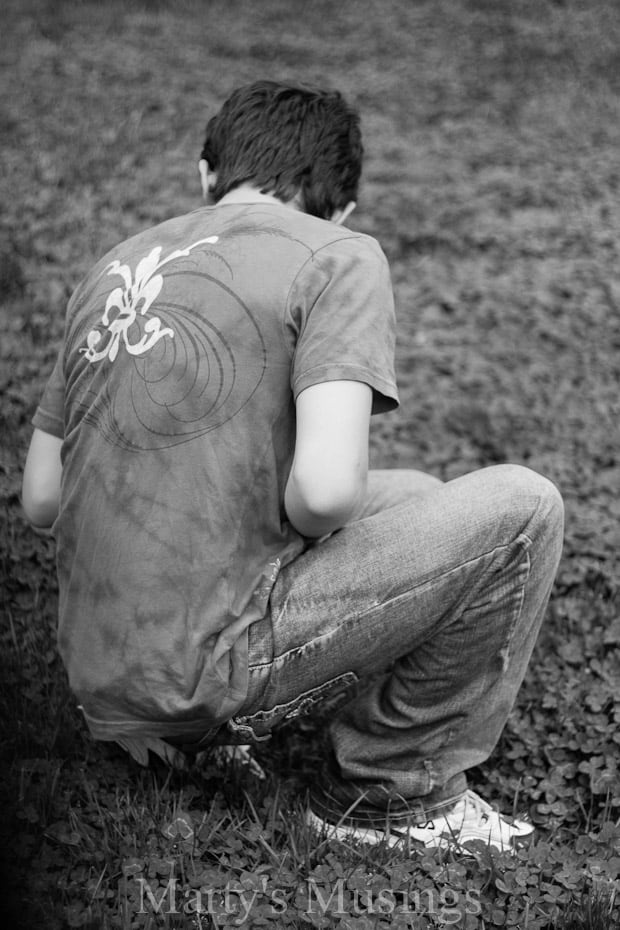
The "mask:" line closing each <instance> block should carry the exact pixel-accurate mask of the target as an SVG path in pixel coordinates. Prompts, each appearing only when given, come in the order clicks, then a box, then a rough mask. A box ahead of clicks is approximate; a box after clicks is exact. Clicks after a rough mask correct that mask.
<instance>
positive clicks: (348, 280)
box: [289, 236, 398, 414]
mask: <svg viewBox="0 0 620 930" xmlns="http://www.w3.org/2000/svg"><path fill="white" fill-rule="evenodd" d="M289 313H290V323H291V325H292V326H293V327H294V330H295V332H296V338H297V341H296V346H295V351H294V355H293V363H292V370H291V386H292V390H293V395H294V397H295V399H297V396H298V395H299V394H300V393H301V391H303V390H305V389H306V388H308V387H310V386H311V385H313V384H319V383H321V382H323V381H337V380H347V381H363V382H365V383H366V384H368V385H370V387H371V388H372V390H373V406H372V412H373V414H374V413H384V412H385V411H388V410H393V409H394V408H395V407H397V406H398V390H397V387H396V378H395V373H394V344H395V318H394V299H393V295H392V286H391V282H390V273H389V268H388V263H387V260H386V258H385V255H384V254H383V252H382V251H381V249H380V248H379V246H378V245H377V243H376V242H375V241H374V240H373V239H371V238H370V237H366V236H351V237H349V238H345V239H341V240H337V241H335V242H333V243H330V245H329V246H325V247H323V248H322V249H321V250H319V251H318V252H316V253H315V254H314V256H313V257H312V258H311V259H310V260H309V261H308V262H307V263H306V264H305V266H304V268H303V269H302V271H301V272H300V273H299V275H298V276H297V279H296V281H295V285H294V287H293V289H292V291H291V295H290V299H289Z"/></svg>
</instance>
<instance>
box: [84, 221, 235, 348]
mask: <svg viewBox="0 0 620 930" xmlns="http://www.w3.org/2000/svg"><path fill="white" fill-rule="evenodd" d="M218 239H219V236H209V237H208V238H207V239H199V240H198V242H194V243H193V244H192V245H190V246H188V247H187V248H186V249H176V250H175V251H174V252H171V253H170V255H168V257H167V258H164V259H162V260H161V261H160V255H161V246H156V247H155V248H154V249H153V250H152V251H151V252H150V253H149V254H148V255H147V256H146V258H143V259H142V260H141V261H140V262H138V265H137V267H136V274H135V278H133V279H132V275H131V269H130V267H129V265H122V264H121V263H120V262H119V261H118V260H115V261H113V262H112V263H111V264H110V265H108V267H107V269H106V271H107V273H108V274H109V275H111V274H116V275H119V276H120V277H121V278H122V279H123V281H124V286H123V287H117V288H115V289H114V290H113V291H112V292H111V293H110V294H109V295H108V299H107V301H106V305H105V310H104V311H103V316H102V317H101V323H100V324H99V325H100V326H104V327H105V328H106V329H105V330H103V331H101V329H91V331H90V332H89V333H88V335H87V337H86V347H85V348H83V349H80V351H81V352H83V353H84V357H85V358H86V359H88V361H89V362H100V361H101V359H104V358H108V359H109V360H110V361H111V362H113V361H114V359H115V358H116V356H117V355H118V350H119V347H120V345H121V343H122V344H123V345H124V346H125V349H126V351H127V352H129V354H130V355H144V353H145V352H148V351H149V349H152V348H153V346H154V345H155V343H156V342H158V341H159V340H160V339H163V338H164V337H165V336H169V337H170V338H171V339H172V338H174V331H173V330H172V329H170V327H168V326H162V322H161V320H160V319H159V317H158V316H151V317H149V319H148V320H147V322H146V323H145V324H144V333H143V335H142V336H141V337H140V339H138V341H137V342H131V340H130V334H129V331H130V329H131V327H132V325H133V324H134V323H135V321H136V318H137V316H138V311H139V312H140V316H143V317H144V316H146V314H147V313H148V311H149V309H150V307H151V304H152V303H153V301H154V300H156V299H157V297H158V296H159V292H160V291H161V289H162V286H163V283H164V278H163V275H161V274H158V272H159V271H160V269H161V268H163V267H164V265H167V264H168V263H169V262H172V261H174V260H175V259H177V258H184V257H185V256H187V255H189V253H190V252H191V251H192V249H195V248H196V247H197V246H199V245H214V244H215V243H216V242H217V241H218ZM115 311H116V312H115ZM106 331H107V332H106ZM106 335H107V336H108V337H109V338H108V339H105V337H106ZM104 339H105V345H104V347H103V348H102V349H99V350H98V349H97V346H98V345H100V343H101V341H102V340H104Z"/></svg>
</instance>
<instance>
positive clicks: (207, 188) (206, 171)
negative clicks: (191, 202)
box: [198, 158, 217, 200]
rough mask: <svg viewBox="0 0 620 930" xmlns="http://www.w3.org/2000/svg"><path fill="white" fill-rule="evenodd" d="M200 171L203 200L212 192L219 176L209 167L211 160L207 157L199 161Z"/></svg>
mask: <svg viewBox="0 0 620 930" xmlns="http://www.w3.org/2000/svg"><path fill="white" fill-rule="evenodd" d="M198 173H199V174H200V186H201V187H202V197H203V200H207V199H208V197H209V194H210V192H211V191H212V190H213V188H214V187H215V182H216V180H217V176H216V174H215V172H214V171H211V170H210V168H209V162H208V161H207V160H206V158H201V159H200V161H199V162H198Z"/></svg>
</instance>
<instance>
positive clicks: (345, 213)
mask: <svg viewBox="0 0 620 930" xmlns="http://www.w3.org/2000/svg"><path fill="white" fill-rule="evenodd" d="M356 206H357V204H356V202H355V200H350V201H349V202H348V204H347V205H346V207H341V208H340V209H338V210H334V212H333V213H332V216H331V221H332V223H336V224H337V225H338V226H342V224H343V223H345V222H346V221H347V219H348V218H349V217H350V216H351V214H352V213H353V211H354V210H355V207H356Z"/></svg>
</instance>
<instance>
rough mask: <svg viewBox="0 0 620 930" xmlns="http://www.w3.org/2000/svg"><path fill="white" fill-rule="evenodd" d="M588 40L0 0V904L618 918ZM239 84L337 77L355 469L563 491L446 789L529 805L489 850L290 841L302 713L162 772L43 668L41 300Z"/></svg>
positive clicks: (615, 647)
mask: <svg viewBox="0 0 620 930" xmlns="http://www.w3.org/2000/svg"><path fill="white" fill-rule="evenodd" d="M619 33H620V24H619V23H618V19H617V15H616V10H615V4H614V3H613V2H612V0H609V2H605V0H565V2H562V3H559V2H550V0H549V2H540V0H536V2H534V0H516V2H514V3H510V4H508V3H500V2H488V0H451V2H447V0H426V2H425V0H418V2H415V3H413V2H410V0H386V2H385V3H382V4H375V3H370V2H369V0H358V2H353V0H342V2H341V3H339V4H332V3H329V2H326V0H314V2H303V3H302V2H301V0H265V2H262V3H260V4H259V3H251V2H250V0H226V2H225V0H208V2H203V3H199V2H198V0H178V2H175V3H172V2H171V0H169V2H167V0H159V2H146V0H144V2H137V0H124V2H122V3H121V2H120V0H110V2H108V3H105V4H100V3H94V2H90V0H83V2H78V0H75V2H70V0H55V2H52V0H48V2H43V0H6V2H5V6H4V10H3V36H2V46H1V49H0V53H1V57H0V68H1V74H2V80H3V86H4V88H5V93H4V94H3V95H2V99H1V102H0V130H1V131H2V137H3V148H2V151H1V152H0V159H1V162H0V168H1V171H0V197H1V199H2V204H3V210H2V211H1V213H0V315H1V318H0V322H1V324H2V334H3V335H2V340H1V343H0V389H1V390H2V407H1V410H0V420H1V421H0V435H1V436H2V437H3V442H2V444H1V446H0V498H1V500H2V508H3V524H2V525H3V529H4V532H3V534H2V536H1V537H0V581H1V584H2V600H1V606H0V609H1V616H2V619H1V626H0V636H1V642H2V650H1V653H0V656H1V658H0V661H1V663H2V675H1V678H0V681H1V684H0V728H1V736H2V749H1V762H2V772H3V778H2V783H1V787H0V796H1V798H2V809H3V812H4V816H3V820H2V826H1V829H2V848H3V851H4V854H5V858H6V860H7V861H6V864H5V867H4V871H3V874H4V876H5V878H6V882H5V891H4V894H3V898H2V900H3V904H4V909H5V910H6V911H7V915H9V916H8V918H7V920H8V923H7V921H5V923H7V925H8V926H11V927H14V928H19V927H22V926H23V927H29V928H31V927H39V926H45V927H46V928H49V930H54V928H65V927H87V928H92V930H95V928H97V930H100V928H101V930H108V928H110V930H111V928H114V930H116V928H122V930H129V928H149V930H154V928H157V927H170V928H173V927H183V928H190V927H191V928H194V927H204V928H206V927H221V928H224V927H233V926H244V925H245V926H251V927H255V926H256V927H260V926H267V927H269V926H272V927H309V926H315V927H340V928H358V930H361V928H364V930H365V928H382V927H394V928H397V930H400V928H404V927H407V928H409V927H413V928H416V930H418V928H434V927H440V926H456V927H461V928H465V930H474V928H475V930H483V928H492V927H513V928H519V930H552V928H556V930H577V928H579V930H582V928H583V930H606V928H608V927H615V926H617V925H618V921H619V919H620V918H619V916H618V911H619V905H618V883H619V881H620V825H619V814H618V807H619V805H620V778H619V777H618V755H619V753H618V744H619V741H620V738H619V736H618V734H619V731H620V728H619V725H618V724H619V721H620V708H619V705H618V697H617V695H618V690H619V689H618V685H619V684H620V681H619V676H618V667H619V663H618V658H619V654H620V617H619V612H618V604H619V597H618V578H619V577H620V573H619V567H620V566H619V553H620V504H619V502H618V496H617V488H618V486H619V484H620V460H619V458H618V426H617V424H618V422H619V419H620V392H619V390H618V386H619V381H620V365H619V363H618V358H619V357H620V356H619V354H618V348H619V347H620V316H619V314H618V305H619V302H620V272H619V271H618V269H619V268H620V261H619V259H620V255H619V254H618V253H619V242H620V236H619V233H620V207H619V206H618V204H619V202H620V201H619V198H618V188H619V185H620V174H619V172H618V167H617V151H618V144H619V142H620V139H619V138H618V137H619V135H620V119H619V116H620V112H619V111H620V97H619V91H620V82H619V80H618V74H619V73H620V70H619V69H618V52H617V49H618V48H619V47H620V43H619V39H620V35H619ZM265 76H268V77H274V78H282V79H291V78H295V79H297V78H298V79H302V80H307V81H315V82H319V83H327V84H329V85H332V86H336V87H339V88H341V89H342V90H343V91H344V92H345V93H346V94H347V95H348V96H350V97H351V98H352V99H353V100H354V101H355V102H356V103H357V104H358V105H359V107H360V109H361V111H362V115H363V126H364V132H365V138H366V148H367V158H366V168H365V180H364V185H363V189H362V198H361V203H360V207H359V211H356V214H355V215H354V220H353V223H352V225H354V226H355V227H356V228H358V229H360V230H361V231H363V232H368V233H370V234H371V235H374V236H376V237H377V238H378V239H379V240H380V242H381V243H382V245H383V247H384V249H385V251H386V253H387V255H388V258H389V259H390V264H391V267H392V274H393V281H394V290H395V295H396V301H397V306H398V312H399V329H400V338H399V346H398V375H399V382H400V387H401V397H402V401H403V403H402V408H401V410H400V411H399V412H397V413H394V414H390V415H388V416H386V417H383V418H381V420H377V422H376V423H375V424H374V426H373V434H372V457H373V463H374V465H376V466H384V467H390V466H396V467H418V468H423V469H426V470H428V471H431V472H433V473H435V474H437V475H439V476H440V477H442V478H444V479H449V478H451V477H454V476H456V475H459V474H463V473H464V472H466V471H468V470H471V469H472V468H478V467H483V466H485V465H488V464H492V463H494V462H497V461H507V460H509V461H515V462H520V463H522V464H528V465H530V466H531V467H533V468H535V469H537V470H539V471H541V472H543V473H544V474H546V475H548V476H549V477H551V478H552V479H553V480H555V481H556V482H557V484H558V485H559V486H560V488H561V490H562V492H563V495H564V498H565V502H566V507H567V531H566V540H565V550H564V556H563V560H562V565H561V568H560V572H559V576H558V579H557V583H556V588H555V591H554V595H553V599H552V603H551V606H550V610H549V616H548V618H547V621H546V624H545V626H544V628H543V632H542V634H541V637H540V640H539V643H538V646H537V649H536V652H535V655H534V658H533V660H532V663H531V666H530V670H529V672H528V676H527V678H526V681H525V682H524V685H523V688H522V689H521V692H520V694H519V699H518V702H517V706H516V707H515V709H514V711H513V713H512V715H511V717H510V720H509V723H508V725H507V727H506V730H505V732H504V734H503V736H502V739H501V741H500V744H499V745H498V747H497V749H496V751H495V753H494V754H493V756H492V757H491V759H489V760H488V762H487V763H485V765H484V766H481V767H480V768H479V769H476V770H474V771H473V772H472V773H471V785H472V787H473V788H474V789H477V790H479V791H480V792H481V793H483V794H484V795H485V797H487V798H489V799H490V800H492V801H494V802H496V803H497V804H499V805H500V806H501V807H502V808H503V809H504V810H506V811H510V810H512V809H513V808H514V809H515V810H526V811H527V812H528V813H529V815H530V816H531V817H532V818H533V819H534V821H535V822H536V824H537V826H538V835H537V840H536V842H535V843H534V844H533V846H532V847H531V848H530V849H528V850H527V851H523V852H521V853H520V854H519V856H517V857H511V856H508V855H506V854H500V853H497V854H496V853H494V852H491V851H490V850H488V849H485V848H484V847H480V846H478V847H473V848H471V849H470V850H469V851H468V854H467V855H456V854H455V853H443V852H442V853H440V852H428V851H427V852H422V851H420V850H414V849H411V850H402V849H396V850H389V849H387V848H383V847H379V848H374V849H369V848H365V847H363V846H355V845H344V844H340V843H336V842H333V841H329V840H327V839H321V838H320V837H316V836H314V835H312V834H310V833H309V832H308V830H307V829H306V827H305V826H304V818H303V812H304V805H305V796H306V791H307V788H308V785H309V784H310V783H311V782H312V779H313V778H314V777H315V772H316V770H317V765H318V761H319V759H320V757H321V754H322V751H323V749H322V731H323V722H324V719H325V716H328V715H329V708H326V709H324V711H323V715H324V716H323V717H321V716H320V715H319V716H317V717H315V718H312V719H308V720H300V721H297V722H296V723H295V724H290V725H289V726H288V727H287V728H283V729H281V730H279V731H277V732H275V733H274V735H273V738H272V740H271V741H270V742H269V743H268V744H266V745H265V746H263V747H261V748H260V750H259V751H258V761H259V762H260V763H261V765H262V766H263V768H264V770H265V772H266V778H264V779H259V778H258V777H257V776H255V775H253V774H252V773H250V772H248V771H245V770H244V769H243V767H241V768H239V767H238V766H235V765H233V764H232V763H230V762H226V761H222V760H219V761H218V760H209V761H208V762H207V764H206V766H205V767H204V768H202V769H195V770H192V771H190V772H187V773H184V774H173V773H171V772H169V771H168V770H166V769H165V768H159V767H155V768H153V769H152V770H151V769H150V770H143V769H140V768H139V767H138V766H136V765H134V764H133V763H132V762H131V761H130V760H128V759H127V758H125V757H124V756H123V755H122V754H121V753H120V752H119V753H116V752H115V751H114V750H113V749H111V748H110V747H107V746H105V745H103V744H94V743H93V742H92V741H91V740H90V739H89V737H88V735H87V734H86V732H85V731H84V728H83V725H82V722H81V720H80V718H79V715H78V712H77V710H76V708H75V706H74V703H73V700H72V698H71V696H70V694H69V693H68V690H67V685H66V681H65V678H64V672H63V670H62V668H61V667H60V663H59V660H58V658H57V655H56V651H55V614H56V598H57V593H56V584H55V576H54V548H53V544H52V543H51V542H50V541H49V540H46V539H43V538H39V537H37V536H35V535H34V534H33V533H32V531H31V530H30V529H29V528H28V527H27V525H26V523H25V521H24V519H23V516H22V514H21V510H20V506H19V487H20V476H21V468H22V465H23V460H24V455H25V450H26V448H27V443H28V441H29V435H30V425H29V420H30V417H31V415H32V413H33V410H34V407H35V405H36V403H37V400H38V398H39V396H40V393H41V390H42V387H43V384H44V382H45V378H46V377H47V374H48V372H49V371H50V369H51V366H52V364H53V361H54V357H55V353H56V349H57V346H58V344H59V341H60V338H61V336H62V326H63V313H64V306H65V303H66V300H67V297H68V296H69V294H70V293H71V291H72V289H73V288H74V287H75V285H76V284H77V282H78V280H79V279H80V277H81V276H82V275H83V274H84V273H85V272H86V271H87V269H88V268H89V266H90V265H91V264H92V263H93V262H94V260H95V259H97V258H98V257H100V256H101V255H102V254H103V253H104V252H105V250H106V249H107V248H109V247H111V246H112V245H113V244H115V243H116V242H117V241H119V240H120V239H121V238H123V237H124V236H128V235H130V234H131V233H133V232H136V231H137V230H139V229H141V228H144V227H145V226H148V225H150V224H153V223H155V222H158V221H159V220H161V219H164V218H165V217H168V216H170V215H173V214H178V213H182V212H184V211H187V210H190V209H192V208H193V207H194V206H195V205H196V204H197V203H198V197H199V187H198V183H197V177H194V165H195V162H196V160H197V153H198V151H199V149H200V145H201V142H202V138H201V137H202V131H203V126H204V124H205V123H206V119H207V117H208V115H209V114H210V113H212V112H213V110H214V108H215V107H216V106H218V105H219V103H220V102H221V101H222V99H223V98H224V97H225V96H226V95H227V94H228V93H229V92H230V90H232V88H233V87H235V86H236V85H237V84H239V83H242V82H244V81H250V80H254V79H256V78H259V77H265ZM171 882H172V884H170V883H171ZM149 895H150V897H149ZM244 915H245V920H244Z"/></svg>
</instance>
